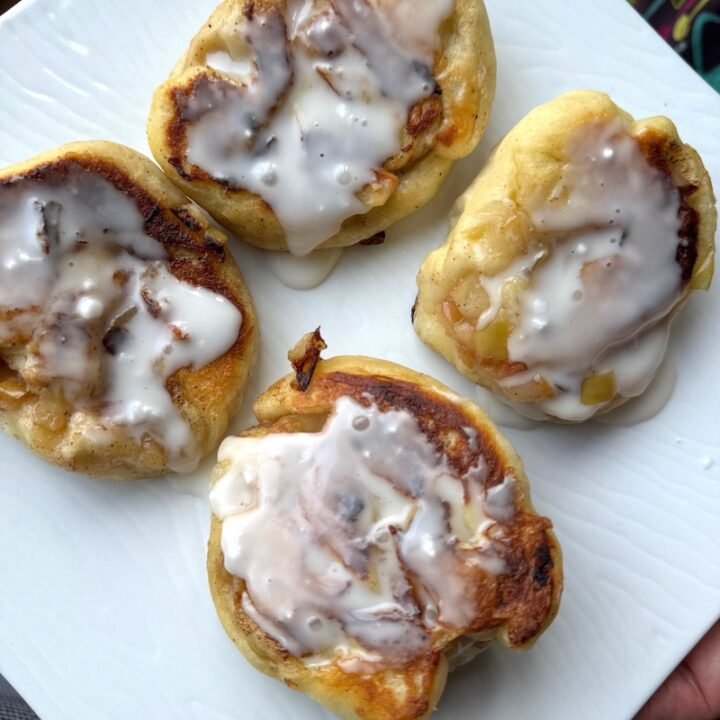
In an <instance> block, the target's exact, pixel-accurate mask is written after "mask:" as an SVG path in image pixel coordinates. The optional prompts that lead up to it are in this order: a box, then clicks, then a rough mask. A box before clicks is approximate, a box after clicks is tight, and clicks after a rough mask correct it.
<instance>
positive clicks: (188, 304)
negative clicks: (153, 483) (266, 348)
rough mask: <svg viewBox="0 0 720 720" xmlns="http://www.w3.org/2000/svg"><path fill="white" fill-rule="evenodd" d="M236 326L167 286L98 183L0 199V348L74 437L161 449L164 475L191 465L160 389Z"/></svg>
mask: <svg viewBox="0 0 720 720" xmlns="http://www.w3.org/2000/svg"><path fill="white" fill-rule="evenodd" d="M241 322H242V317H241V314H240V312H239V311H238V310H237V308H236V307H235V306H234V305H232V303H230V302H229V301H228V300H226V299H225V298H224V297H222V296H220V295H217V294H215V293H212V292H210V291H208V290H205V289H203V288H200V287H194V286H191V285H188V284H187V283H184V282H182V281H180V280H178V279H177V278H175V277H174V276H173V275H172V273H171V272H170V270H169V267H168V265H167V262H166V254H165V251H164V249H163V247H162V245H161V244H160V243H159V242H158V241H156V240H155V239H153V238H152V237H150V236H148V235H147V234H146V233H145V229H144V220H143V216H142V215H141V213H140V212H139V210H138V208H137V206H136V205H135V203H134V202H133V201H132V200H131V199H130V198H129V197H127V196H126V195H124V194H123V193H122V192H120V191H119V190H117V189H116V188H115V187H114V186H113V185H111V184H110V183H109V182H108V181H107V180H105V179H103V178H101V177H99V176H97V175H94V174H91V173H89V172H87V171H80V170H75V171H71V172H70V173H69V175H68V176H67V178H65V179H64V180H63V181H62V184H54V183H53V184H50V183H40V182H34V181H29V180H24V179H20V180H19V181H18V182H17V184H14V185H13V184H11V185H9V186H5V187H4V188H3V190H2V193H1V194H0V341H2V342H3V344H14V343H27V353H26V355H25V356H24V358H23V360H22V363H21V364H19V363H20V361H15V367H14V369H15V370H16V371H18V372H19V373H20V374H21V376H23V377H24V378H25V379H26V380H28V381H29V382H30V383H31V384H33V385H37V384H40V385H50V386H53V387H57V388H58V389H59V390H60V391H61V392H62V393H63V395H64V396H65V397H66V399H67V400H68V401H69V402H70V403H71V405H73V406H74V407H75V409H76V412H75V415H74V416H73V418H72V419H71V427H72V428H73V429H74V430H77V431H78V432H82V433H83V434H84V435H85V436H86V437H87V438H89V439H90V440H91V441H92V442H97V444H100V445H103V444H107V443H108V442H110V439H109V438H110V435H109V433H108V432H107V429H108V428H110V427H112V426H114V425H122V426H124V427H125V428H126V429H127V430H128V431H129V432H130V433H131V435H132V436H133V437H135V438H136V439H137V440H138V442H141V441H142V439H143V436H145V435H146V434H149V435H150V436H151V437H153V438H154V439H155V440H157V441H158V442H160V443H161V445H163V446H164V447H165V448H166V449H167V451H168V456H169V464H170V466H171V467H172V468H173V469H189V468H191V467H194V466H195V464H196V463H197V460H198V457H197V451H196V449H195V447H194V442H193V439H192V435H191V433H190V428H189V427H188V425H187V422H186V421H185V419H184V418H183V417H182V416H181V415H180V413H179V411H178V409H177V408H176V406H175V405H174V403H173V401H172V399H171V397H170V394H169V393H168V391H167V390H166V382H167V380H168V378H169V377H170V376H171V375H172V374H173V373H175V372H176V371H177V370H178V369H180V368H182V367H202V366H204V365H207V364H208V363H210V362H211V361H213V360H214V359H216V358H217V357H219V356H220V355H222V354H223V353H224V352H226V351H227V350H228V349H229V348H230V347H231V346H232V344H233V343H234V342H235V340H236V338H237V334H238V332H239V329H240V325H241Z"/></svg>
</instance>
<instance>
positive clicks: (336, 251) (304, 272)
mask: <svg viewBox="0 0 720 720" xmlns="http://www.w3.org/2000/svg"><path fill="white" fill-rule="evenodd" d="M341 256H342V248H330V249H329V250H314V251H313V252H311V253H310V254H309V255H305V256H304V257H298V256H297V255H288V254H287V253H278V252H269V253H268V264H269V265H270V269H271V270H272V272H273V274H274V275H275V277H276V278H277V279H278V280H279V281H280V282H281V283H283V285H287V287H290V288H294V289H295V290H312V289H313V288H315V287H317V286H318V285H320V284H321V283H323V282H324V281H325V280H326V279H327V277H328V275H330V273H331V272H332V271H333V268H334V267H335V265H337V263H338V261H339V260H340V257H341Z"/></svg>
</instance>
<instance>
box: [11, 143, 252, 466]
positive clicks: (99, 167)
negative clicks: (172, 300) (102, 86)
mask: <svg viewBox="0 0 720 720" xmlns="http://www.w3.org/2000/svg"><path fill="white" fill-rule="evenodd" d="M15 167H16V168H18V169H17V170H16V171H14V168H9V169H7V170H4V171H2V172H1V173H0V192H1V191H2V189H3V188H5V187H12V186H14V185H19V184H21V183H26V182H34V183H42V184H51V185H61V184H62V183H63V182H64V181H65V179H66V178H67V177H68V176H69V175H70V174H72V173H76V172H87V173H89V174H94V175H97V176H99V177H102V178H104V179H105V180H107V181H108V182H110V183H111V184H112V185H113V186H114V187H116V188H117V189H118V190H119V191H120V192H122V193H123V194H124V195H125V196H127V197H128V198H130V199H132V201H133V202H134V203H135V204H136V206H137V208H138V211H139V212H140V213H141V215H142V217H143V219H144V231H145V232H146V233H147V234H148V235H149V236H150V237H152V238H153V239H155V240H156V241H158V242H159V243H160V244H161V245H162V246H163V248H164V249H165V251H166V253H167V256H168V264H169V267H170V270H171V272H172V273H173V275H175V277H177V278H179V279H180V280H183V281H185V282H187V283H189V284H190V285H194V286H198V287H203V288H205V289H208V290H210V291H212V292H215V293H217V294H219V295H222V296H223V297H225V298H226V299H227V300H228V301H230V302H231V303H232V304H233V305H235V307H237V308H238V310H240V312H241V314H242V324H241V328H240V331H239V333H238V336H237V338H236V339H235V342H234V343H233V345H232V346H231V347H230V348H229V349H228V350H227V351H226V352H225V353H224V354H223V355H222V356H220V357H219V358H217V359H215V360H214V361H213V362H211V363H210V364H208V365H206V366H205V367H202V368H196V369H193V368H181V369H180V370H178V371H177V372H175V373H174V374H173V375H172V376H170V378H169V379H168V381H167V385H166V387H167V390H168V392H169V394H170V396H171V397H172V399H173V402H174V403H175V405H176V406H177V407H178V409H179V410H180V412H181V414H182V415H183V416H185V418H186V419H187V420H188V422H189V424H190V427H191V430H192V433H193V436H194V438H195V440H196V442H197V443H198V447H199V448H200V449H201V452H202V454H205V453H207V452H208V451H209V450H211V449H212V448H213V447H214V446H215V445H216V443H217V442H218V441H219V439H220V436H221V434H222V433H223V432H224V430H225V428H226V426H227V422H228V421H229V418H230V416H231V414H232V413H234V412H235V410H236V408H237V405H238V404H239V402H240V400H241V398H242V393H243V391H244V386H245V383H246V380H247V377H248V375H249V372H250V369H251V368H252V367H253V365H254V362H255V356H256V352H257V342H258V335H259V333H258V326H257V322H256V319H255V308H254V306H253V302H252V299H251V297H250V295H249V293H248V291H247V288H246V287H245V284H244V281H243V279H242V275H241V274H240V271H239V270H238V268H237V266H236V265H235V262H234V260H233V258H232V256H231V255H230V254H229V253H227V251H226V249H225V235H224V234H223V233H221V232H220V231H218V230H217V229H216V228H214V227H212V226H210V225H209V224H208V222H207V219H206V217H205V216H204V215H203V214H202V212H201V211H199V210H198V209H197V208H196V207H193V206H192V205H191V204H190V202H189V201H188V200H187V198H185V197H184V196H183V195H182V194H181V193H179V192H178V191H177V189H175V188H174V187H173V186H172V185H171V184H170V183H169V182H167V180H166V179H165V178H164V176H163V175H162V173H161V172H160V170H159V169H157V168H156V167H155V166H154V165H153V164H152V163H151V162H150V161H149V160H148V159H147V158H145V157H144V156H142V155H140V154H139V153H136V152H135V151H133V150H131V149H129V148H125V147H123V146H120V145H116V144H114V143H105V142H89V143H75V144H71V145H67V146H64V147H61V148H58V149H56V150H54V151H51V152H48V153H45V154H43V155H41V156H38V158H35V159H33V160H29V161H27V162H25V163H22V164H20V165H18V166H15ZM2 351H3V348H0V353H2ZM29 390H30V392H29V393H28V395H27V396H26V397H25V399H24V404H25V405H26V406H27V407H26V408H25V410H26V413H27V414H28V418H29V419H30V426H31V427H30V429H27V428H23V429H22V430H20V429H18V427H16V426H14V423H13V421H12V417H11V416H12V415H13V414H14V409H13V408H8V409H1V408H0V424H2V426H3V427H5V428H6V429H8V431H9V432H11V433H12V434H14V435H17V436H18V438H19V439H21V440H22V441H23V442H26V443H27V444H28V445H29V446H30V447H31V449H33V450H34V451H36V452H38V453H39V454H40V455H42V456H43V457H45V458H46V459H48V460H50V461H51V462H54V463H55V464H58V465H60V466H62V467H65V468H66V469H68V470H73V471H78V472H84V473H87V474H89V475H95V476H98V477H110V478H117V479H134V478H141V477H148V476H155V475H162V474H165V473H167V472H169V469H168V467H167V462H168V457H167V453H166V451H165V450H164V449H163V448H161V446H160V445H159V444H158V443H156V442H155V441H152V440H147V441H144V442H143V443H142V444H141V445H138V444H137V443H136V442H135V441H134V440H132V439H131V438H129V437H127V438H125V437H123V438H118V439H117V440H116V441H114V442H112V443H110V444H109V445H108V446H105V447H100V446H98V447H97V448H94V449H92V448H88V447H83V448H78V449H76V450H77V451H72V452H70V453H69V454H68V453H67V452H65V451H63V453H62V454H61V453H60V451H59V447H60V444H61V443H62V442H63V441H64V440H66V439H67V438H66V437H64V433H65V428H66V426H67V419H68V418H69V416H70V411H71V409H70V408H65V409H64V410H61V412H63V413H64V414H65V416H66V418H65V421H64V422H59V423H57V430H55V431H53V432H52V433H50V434H49V435H47V433H45V435H44V437H43V439H42V440H38V437H37V436H36V433H34V431H33V430H32V426H33V425H34V424H35V419H34V418H35V416H37V415H38V413H41V412H44V410H43V407H44V405H45V403H46V402H47V396H48V394H50V395H54V392H55V391H53V390H52V388H50V389H48V390H45V389H35V388H29ZM53 402H55V401H53ZM62 406H63V405H62V402H61V404H60V405H59V406H58V407H59V408H62ZM22 410H23V408H20V411H22Z"/></svg>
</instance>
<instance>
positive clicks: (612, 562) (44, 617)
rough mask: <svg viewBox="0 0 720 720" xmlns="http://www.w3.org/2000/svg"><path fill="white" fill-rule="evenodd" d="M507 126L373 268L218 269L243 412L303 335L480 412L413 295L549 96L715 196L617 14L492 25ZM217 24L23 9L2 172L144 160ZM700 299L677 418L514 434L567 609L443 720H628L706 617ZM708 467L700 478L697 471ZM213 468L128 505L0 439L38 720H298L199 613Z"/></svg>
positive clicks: (682, 343) (711, 412)
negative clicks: (26, 165)
mask: <svg viewBox="0 0 720 720" xmlns="http://www.w3.org/2000/svg"><path fill="white" fill-rule="evenodd" d="M487 4H488V6H489V12H490V16H491V21H492V24H493V31H494V34H495V39H496V43H497V55H498V63H499V79H498V94H497V103H496V106H495V109H494V111H493V116H492V121H491V124H490V128H489V130H488V133H487V135H486V137H485V139H484V140H483V142H482V145H481V146H480V148H479V149H478V150H477V152H475V154H474V155H473V156H472V157H471V158H469V159H468V160H466V161H464V162H462V163H460V164H458V166H457V167H456V168H455V170H454V171H453V173H452V176H451V178H450V179H449V180H448V181H447V183H446V185H445V187H444V188H443V190H442V192H441V194H440V196H439V197H438V198H437V199H436V200H435V201H434V202H433V203H432V204H431V206H429V207H428V208H426V209H425V210H423V211H421V212H420V213H418V214H417V215H415V216H414V217H412V218H410V219H408V220H407V221H405V222H403V223H401V224H400V225H399V226H397V227H395V228H393V229H392V231H391V232H390V233H389V236H390V237H389V240H388V242H387V243H386V244H385V245H384V246H382V247H362V248H357V249H355V250H351V251H348V252H346V253H345V255H344V257H343V260H342V261H341V264H340V266H339V267H338V268H337V270H336V272H335V273H334V274H333V276H332V277H331V278H330V279H329V280H328V281H327V282H326V283H325V284H324V285H323V286H321V287H320V288H319V289H317V290H315V291H311V292H308V293H301V292H298V291H294V290H289V289H287V288H285V287H283V286H282V285H280V284H279V282H278V281H277V280H275V278H274V277H273V276H272V274H271V273H270V272H269V270H268V268H267V267H266V263H265V258H264V256H263V253H261V252H260V251H257V250H254V249H252V248H249V247H241V246H240V245H239V244H237V245H235V246H234V247H233V251H234V253H235V256H236V258H237V259H238V261H239V263H240V265H241V267H242V269H243V271H244V273H245V277H246V278H247V281H248V283H249V285H250V289H251V291H252V292H253V294H254V296H255V299H256V302H257V305H258V308H259V314H260V322H261V330H262V333H263V343H262V354H261V361H260V366H259V368H258V371H257V372H256V374H255V376H254V380H253V382H252V383H251V387H250V388H249V391H248V394H247V401H246V403H245V407H244V411H243V413H241V416H240V418H239V419H238V421H237V425H238V426H241V425H242V424H243V423H246V424H249V422H250V413H249V406H250V401H251V400H252V399H253V398H254V397H255V396H256V395H257V393H258V392H259V391H261V390H262V389H264V388H265V387H266V386H267V385H268V384H270V383H271V382H272V381H274V380H275V379H276V378H277V377H279V376H280V375H281V374H284V373H285V372H287V371H288V367H287V362H286V360H285V354H286V352H287V350H288V348H289V347H290V346H291V345H292V344H293V343H294V342H295V341H296V340H297V339H298V338H299V336H300V335H301V334H302V333H303V332H306V331H307V330H309V329H312V328H314V327H315V326H316V325H318V324H321V325H322V326H323V334H324V335H325V338H326V340H327V341H328V343H329V345H330V350H329V353H332V354H340V353H364V354H369V355H377V356H379V357H384V358H387V359H390V360H395V361H399V362H401V363H405V364H407V365H409V366H411V367H413V368H416V369H418V370H422V371H424V372H427V373H430V374H431V375H435V376H436V377H438V378H439V379H440V380H442V381H444V382H446V383H447V384H448V385H450V386H452V387H453V388H455V389H456V390H457V391H458V392H460V393H462V394H467V395H469V396H472V395H473V393H474V389H473V387H472V386H471V385H470V384H469V383H467V382H465V381H464V380H463V379H462V378H461V377H460V376H459V375H457V373H455V371H454V370H452V369H451V368H450V367H449V366H447V365H446V364H445V363H444V362H443V361H442V360H440V359H439V358H438V357H436V356H435V355H433V354H432V353H431V352H430V351H429V350H427V349H426V348H424V347H423V345H422V344H421V343H420V342H419V341H418V340H417V339H416V337H415V335H414V333H413V330H412V327H411V325H410V306H411V305H412V302H413V299H414V295H415V280H414V278H415V273H416V271H417V269H418V267H419V265H420V261H421V260H422V258H423V257H424V256H425V254H426V253H427V252H428V250H430V249H431V248H432V247H435V246H436V245H438V244H439V243H441V242H442V240H443V238H444V232H445V229H446V217H447V212H448V209H449V208H450V206H451V204H452V202H453V200H454V198H455V197H456V196H457V195H458V194H459V193H460V192H461V191H462V190H463V189H464V188H465V186H466V185H467V183H468V182H469V180H470V179H471V178H472V176H473V175H474V174H475V173H476V172H477V170H478V169H479V168H480V167H481V165H482V164H483V162H484V160H485V159H486V157H487V155H488V152H489V150H490V148H491V147H492V146H493V145H494V144H495V143H496V142H497V140H498V139H499V138H500V137H501V136H502V135H503V134H504V133H505V132H506V131H507V130H508V129H509V128H510V127H511V126H512V125H513V124H514V123H515V122H517V121H518V120H519V119H520V118H521V117H522V116H523V115H524V114H525V113H526V112H527V111H528V110H530V109H531V108H532V107H533V106H535V105H537V104H539V103H541V102H544V101H546V100H549V99H550V98H552V97H554V96H555V95H557V94H559V93H560V92H562V91H565V90H569V89H572V88H578V87H592V88H596V89H599V90H605V91H608V92H610V93H611V94H612V95H613V97H614V98H615V100H616V101H618V102H619V103H620V104H621V105H623V106H624V107H626V108H627V109H628V110H629V111H630V112H632V113H633V114H635V115H636V116H646V115H654V114H661V113H667V114H668V115H670V116H671V117H672V118H673V119H674V120H675V121H676V122H677V124H678V126H679V128H680V131H681V133H682V135H683V137H684V139H685V140H686V141H688V142H690V143H691V144H692V145H694V146H695V147H697V148H698V150H699V151H700V152H701V154H702V155H703V156H704V159H705V161H706V163H707V165H708V167H709V169H710V172H711V174H712V175H714V177H715V178H716V179H720V147H719V146H718V123H719V122H720V120H718V118H720V97H718V96H717V95H715V94H714V93H713V91H712V90H711V89H710V88H709V87H708V86H706V85H705V84H704V83H703V82H702V81H701V80H700V79H699V78H697V77H696V76H695V75H694V74H693V72H692V71H691V70H690V69H689V68H687V67H686V66H685V65H684V64H683V63H682V62H681V61H680V60H679V59H678V58H676V57H675V56H674V54H673V53H672V51H671V50H670V49H669V48H667V47H666V46H665V45H664V44H663V43H662V41H661V40H660V39H658V38H657V37H656V36H655V35H654V33H653V32H652V30H651V29H650V28H649V27H647V26H645V24H644V23H643V21H642V20H641V19H640V18H639V17H638V16H636V14H635V13H634V11H633V10H632V9H631V8H630V7H629V5H628V4H627V3H626V2H625V1H624V0H603V1H600V0H573V2H566V1H565V0H544V2H535V1H534V0H513V1H512V2H509V1H508V0H488V2H487ZM214 5H215V0H172V1H171V0H154V1H152V2H151V1H150V0H123V1H122V2H118V1H117V0H116V1H115V2H108V1H107V0H35V2H32V1H31V0H25V2H23V3H22V4H21V5H20V6H19V7H17V8H16V9H15V10H14V11H11V12H10V13H9V14H8V15H7V16H5V17H3V18H2V20H0V164H6V163H10V162H15V161H18V160H21V159H23V158H25V157H27V156H30V155H32V154H35V153H36V152H39V151H41V150H44V149H46V148H49V147H51V146H54V145H57V144H60V143H63V142H68V141H71V140H76V139H84V138H107V139H112V140H117V141H120V142H123V143H126V144H128V145H131V146H133V147H135V148H138V149H140V150H143V151H145V152H147V145H146V141H145V132H144V128H145V118H146V112H147V110H148V106H149V103H150V97H151V94H152V91H153V89H154V87H155V86H156V85H157V84H158V83H159V82H160V81H161V80H163V79H164V78H165V76H166V75H167V74H168V72H169V70H170V68H171V67H172V65H173V64H174V62H175V61H176V59H177V58H178V57H179V56H180V54H181V53H182V51H183V49H184V47H185V45H186V44H187V42H188V41H189V39H190V37H191V36H192V35H193V34H194V33H195V31H196V29H197V28H199V26H200V25H201V23H202V22H203V20H204V19H205V18H206V17H207V15H209V13H210V11H211V10H212V9H213V6H214ZM717 290H718V288H714V291H713V292H712V293H710V295H709V296H706V295H704V294H702V295H698V296H697V297H694V298H693V300H692V301H691V303H690V304H689V306H688V307H687V309H686V311H685V312H684V313H683V315H682V316H681V318H680V320H679V322H678V323H677V325H676V328H675V334H674V337H673V340H672V346H671V356H672V358H673V360H674V362H675V364H676V365H677V367H678V369H679V382H678V385H677V388H676V390H675V394H674V396H673V398H672V400H671V402H670V404H669V405H668V406H667V407H666V408H665V410H664V411H663V412H662V413H661V414H660V415H659V416H658V417H656V418H655V419H653V420H652V421H650V422H647V423H644V424H642V425H638V426H636V427H634V428H629V429H623V428H609V427H602V426H599V425H594V424H591V425H588V426H586V427H577V428H571V427H567V428H564V427H545V428H541V429H539V430H534V431H531V432H522V431H508V435H509V436H510V438H511V440H512V441H513V442H514V443H515V445H516V447H517V448H518V450H519V451H520V454H521V455H522V456H523V458H524V459H525V462H526V465H527V470H528V474H529V476H530V479H531V482H532V487H533V490H534V497H535V500H536V503H537V507H538V509H539V510H540V511H541V512H543V513H545V514H547V515H549V516H550V517H551V518H552V519H553V520H554V522H555V525H556V528H557V534H558V536H559V538H560V541H561V543H562V545H563V548H564V552H565V569H566V591H565V596H564V599H563V603H562V606H561V609H560V614H559V616H558V619H557V621H556V622H555V624H554V625H553V626H552V628H551V629H550V630H549V631H548V633H547V634H546V635H545V636H544V637H543V638H542V639H541V641H540V642H539V644H538V645H537V646H536V648H535V649H534V650H533V651H532V652H530V653H528V654H526V655H518V654H513V653H510V652H508V651H503V650H500V649H496V650H490V651H488V652H487V653H486V654H485V655H483V656H482V657H481V658H480V659H479V660H478V661H476V662H475V663H474V664H472V665H470V666H467V667H465V668H463V669H462V670H460V671H458V672H457V673H456V674H455V676H453V677H452V678H451V680H450V682H449V687H448V689H447V691H446V694H445V696H444V698H443V700H442V702H441V704H440V708H439V712H438V714H437V717H438V718H439V720H441V719H442V718H445V719H449V718H452V719H453V720H470V719H471V718H480V717H482V718H483V720H501V719H502V720H505V719H507V718H518V717H533V718H538V719H546V718H547V719H549V718H552V719H553V720H563V719H565V718H567V719H568V720H570V719H573V720H574V719H575V718H577V717H579V716H582V717H583V718H584V720H616V719H618V720H619V719H624V718H628V717H630V716H631V715H632V714H633V713H634V712H635V711H636V710H637V708H638V707H639V706H640V705H641V704H642V702H643V701H644V700H645V698H646V697H647V696H648V695H649V694H650V693H651V692H652V691H653V689H654V688H655V687H656V686H657V685H658V684H659V683H660V681H661V680H662V679H663V677H664V676H665V675H666V674H668V673H669V672H670V670H671V669H672V668H673V667H674V666H675V664H676V663H677V662H678V661H679V660H680V659H681V658H682V656H683V655H684V654H685V653H686V651H687V650H688V649H689V648H690V647H691V646H692V645H693V644H694V643H695V641H697V639H698V638H699V637H700V636H701V635H702V634H703V632H704V631H705V630H706V629H707V628H708V627H709V626H710V625H711V624H712V623H713V622H714V621H715V620H716V619H717V617H718V616H719V615H720V559H719V558H720V425H719V424H718V423H719V422H720V412H719V411H720V382H718V371H717V367H718V358H720V293H718V292H717ZM711 461H715V465H714V466H713V467H710V468H709V469H705V468H706V467H707V466H708V465H709V464H710V462H711ZM207 467H208V464H206V466H205V467H204V468H203V470H202V471H201V472H198V473H197V474H196V475H194V476H192V477H190V478H184V479H179V478H175V479H167V480H159V481H153V482H143V483H138V484H129V485H122V484H116V483H107V482H98V481H93V480H90V479H87V478H84V477H81V476H74V475H70V474H67V473H64V472H62V471H60V470H57V469H55V468H53V467H50V466H49V465H46V464H44V463H43V462H41V461H40V460H38V459H36V458H35V457H34V456H32V455H31V454H30V453H29V452H27V451H25V450H24V449H23V448H22V447H21V446H20V445H19V444H17V443H16V442H15V441H13V440H11V439H9V438H6V437H1V438H0V672H1V673H2V674H4V675H6V676H7V678H8V679H9V680H10V681H11V682H12V683H13V684H14V685H15V686H16V687H17V689H18V690H19V691H20V692H21V693H22V694H23V695H24V696H25V697H26V698H27V699H28V700H29V702H30V703H31V704H32V705H33V706H34V708H35V709H36V710H37V712H38V713H39V714H40V715H41V717H42V718H43V720H62V719H65V718H66V719H67V720H84V719H85V718H92V719H93V720H95V719H100V718H113V719H117V720H132V719H134V718H153V719H154V720H164V719H165V718H168V719H172V720H184V719H186V718H187V719H190V718H196V719H198V720H216V719H217V720H219V719H220V718H225V719H228V720H230V719H231V718H238V717H247V718H258V719H259V720H291V719H298V720H309V719H310V718H320V717H327V714H326V713H324V711H323V710H321V709H320V708H319V707H318V706H316V705H314V704H313V703H312V702H311V701H309V700H308V699H307V698H305V697H303V696H301V695H298V694H296V693H293V692H292V691H290V690H288V689H286V688H284V687H283V686H282V685H280V684H279V683H276V682H274V681H272V680H270V679H268V678H265V677H264V676H262V675H260V674H258V673H257V672H255V671H254V670H253V669H252V668H251V667H250V666H249V665H248V664H247V663H246V662H245V661H244V659H243V658H242V657H241V655H240V654H239V653H238V652H237V651H236V650H235V648H234V647H233V646H232V644H231V643H230V641H229V640H228V639H227V638H226V637H225V634H224V633H223V631H222V630H221V628H220V625H219V623H218V622H217V620H216V617H215V612H214V609H213V606H212V603H211V600H210V597H209V593H208V590H207V587H206V577H205V568H204V553H205V543H206V538H207V531H208V524H209V510H208V505H207V500H206V477H207Z"/></svg>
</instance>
